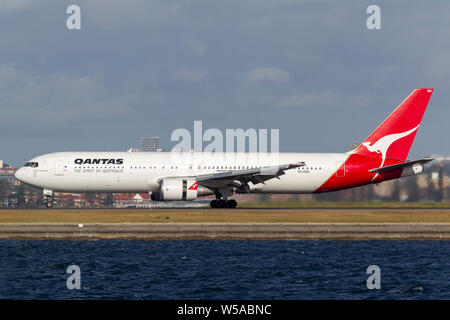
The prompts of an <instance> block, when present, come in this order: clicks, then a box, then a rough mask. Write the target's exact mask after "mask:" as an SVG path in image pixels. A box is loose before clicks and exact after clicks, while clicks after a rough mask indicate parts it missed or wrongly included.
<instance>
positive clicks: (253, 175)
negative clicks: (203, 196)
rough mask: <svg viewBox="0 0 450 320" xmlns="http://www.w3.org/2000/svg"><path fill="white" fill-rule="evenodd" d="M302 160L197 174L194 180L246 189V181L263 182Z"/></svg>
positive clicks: (207, 185)
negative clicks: (254, 167)
mask: <svg viewBox="0 0 450 320" xmlns="http://www.w3.org/2000/svg"><path fill="white" fill-rule="evenodd" d="M304 165H305V163H304V162H299V163H292V164H283V165H278V166H267V167H262V168H257V169H244V170H234V171H227V172H220V173H213V174H205V175H201V176H197V177H196V178H195V180H196V181H197V183H198V184H199V185H202V186H205V187H207V188H210V189H222V188H227V187H230V188H231V187H235V188H238V189H239V188H240V189H241V190H240V191H244V192H245V191H246V190H245V188H246V187H248V183H249V182H252V183H253V184H258V183H263V184H264V182H265V181H267V180H270V179H273V178H279V177H280V176H282V175H283V174H285V171H286V170H290V169H294V168H298V167H302V166H304Z"/></svg>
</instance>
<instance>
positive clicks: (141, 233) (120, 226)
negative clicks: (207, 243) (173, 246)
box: [0, 208, 450, 240]
mask: <svg viewBox="0 0 450 320" xmlns="http://www.w3.org/2000/svg"><path fill="white" fill-rule="evenodd" d="M0 239H28V240H41V239H47V240H50V239H55V240H56V239H58V240H99V239H135V240H137V239H140V240H450V209H446V208H443V209H426V208H423V209H420V208H419V209H409V208H396V209H389V208H381V209H380V208H377V209H367V208H364V209H361V208H357V209H348V208H347V209H334V208H326V209H236V210H229V209H216V210H213V209H202V210H195V209H189V210H187V209H184V210H174V209H163V210H136V209H132V210H114V209H113V210H108V209H100V210H81V209H78V210H77V209H71V210H64V209H54V210H39V209H38V210H20V209H17V210H0Z"/></svg>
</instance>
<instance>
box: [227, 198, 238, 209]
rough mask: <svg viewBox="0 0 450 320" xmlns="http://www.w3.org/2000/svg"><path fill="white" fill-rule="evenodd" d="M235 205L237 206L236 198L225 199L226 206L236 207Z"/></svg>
mask: <svg viewBox="0 0 450 320" xmlns="http://www.w3.org/2000/svg"><path fill="white" fill-rule="evenodd" d="M236 206H237V202H236V200H233V199H231V200H228V201H227V208H236Z"/></svg>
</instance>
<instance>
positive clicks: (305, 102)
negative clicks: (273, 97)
mask: <svg viewBox="0 0 450 320" xmlns="http://www.w3.org/2000/svg"><path fill="white" fill-rule="evenodd" d="M369 103H370V97H369V96H368V95H367V94H356V95H344V94H341V93H337V92H334V91H331V90H328V91H323V92H317V93H302V94H295V95H292V96H289V97H286V98H280V99H278V100H277V101H276V102H275V103H274V106H275V107H277V108H297V109H299V108H300V109H303V108H328V107H334V106H339V107H367V106H368V105H369Z"/></svg>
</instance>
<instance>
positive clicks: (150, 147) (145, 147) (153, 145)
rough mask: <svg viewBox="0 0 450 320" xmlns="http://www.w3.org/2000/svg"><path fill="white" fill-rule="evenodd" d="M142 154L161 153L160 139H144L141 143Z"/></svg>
mask: <svg viewBox="0 0 450 320" xmlns="http://www.w3.org/2000/svg"><path fill="white" fill-rule="evenodd" d="M140 149H141V152H155V151H159V150H160V147H159V137H158V136H156V137H142V138H141V143H140Z"/></svg>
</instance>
